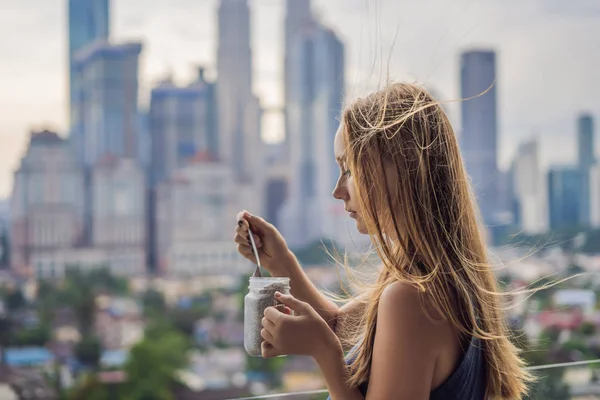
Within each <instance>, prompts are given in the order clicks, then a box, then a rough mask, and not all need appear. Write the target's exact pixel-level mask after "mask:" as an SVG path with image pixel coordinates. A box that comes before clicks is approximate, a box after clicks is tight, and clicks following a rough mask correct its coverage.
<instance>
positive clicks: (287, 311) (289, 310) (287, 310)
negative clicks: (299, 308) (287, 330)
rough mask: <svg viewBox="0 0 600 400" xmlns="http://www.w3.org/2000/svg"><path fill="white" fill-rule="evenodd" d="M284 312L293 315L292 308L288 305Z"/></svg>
mask: <svg viewBox="0 0 600 400" xmlns="http://www.w3.org/2000/svg"><path fill="white" fill-rule="evenodd" d="M283 313H284V314H286V315H292V310H291V309H290V308H289V307H288V306H286V307H285V308H284V309H283Z"/></svg>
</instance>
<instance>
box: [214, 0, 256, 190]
mask: <svg viewBox="0 0 600 400" xmlns="http://www.w3.org/2000/svg"><path fill="white" fill-rule="evenodd" d="M218 20H219V30H218V39H219V46H218V50H217V72H218V80H217V90H216V95H217V109H218V111H217V112H218V116H219V119H218V124H219V158H220V159H221V160H222V161H223V162H226V163H229V164H231V165H232V166H233V170H234V173H235V176H236V179H237V180H238V181H244V182H249V181H254V180H256V179H257V178H258V177H259V174H260V173H261V171H262V168H261V165H262V155H261V150H262V140H261V129H260V119H261V109H260V104H259V102H258V99H257V98H256V97H255V96H254V94H253V93H252V51H251V49H250V9H249V7H248V1H247V0H221V3H220V6H219V15H218ZM257 185H259V184H258V183H257ZM261 190H262V189H261Z"/></svg>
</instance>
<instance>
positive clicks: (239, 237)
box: [233, 227, 262, 248]
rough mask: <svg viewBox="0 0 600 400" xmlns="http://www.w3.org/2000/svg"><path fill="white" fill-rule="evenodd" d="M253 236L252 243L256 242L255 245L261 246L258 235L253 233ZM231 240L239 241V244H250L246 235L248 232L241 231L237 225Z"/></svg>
mask: <svg viewBox="0 0 600 400" xmlns="http://www.w3.org/2000/svg"><path fill="white" fill-rule="evenodd" d="M252 236H253V237H254V243H255V244H256V247H258V248H260V247H262V240H261V239H260V236H258V235H256V234H254V235H252ZM233 240H234V241H235V242H236V243H239V244H241V245H244V246H246V245H247V246H252V243H251V242H250V237H249V235H248V232H243V231H240V228H239V227H238V229H237V230H236V233H235V236H234V237H233Z"/></svg>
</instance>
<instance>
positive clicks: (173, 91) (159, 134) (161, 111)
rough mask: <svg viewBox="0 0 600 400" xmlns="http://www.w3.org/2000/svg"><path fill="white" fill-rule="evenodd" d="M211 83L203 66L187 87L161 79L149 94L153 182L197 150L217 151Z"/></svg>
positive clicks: (182, 163) (164, 175)
mask: <svg viewBox="0 0 600 400" xmlns="http://www.w3.org/2000/svg"><path fill="white" fill-rule="evenodd" d="M214 97H215V96H214V84H212V83H209V82H207V81H206V80H205V79H204V69H202V68H201V69H200V70H199V71H198V77H197V79H196V81H195V82H192V83H191V84H190V85H188V86H186V87H178V86H175V85H174V84H173V83H172V82H171V81H170V80H166V81H163V82H162V83H161V84H160V85H158V86H157V87H156V88H154V89H153V90H152V93H151V96H150V114H149V119H150V120H149V129H150V135H151V138H152V145H151V147H152V151H151V153H152V156H151V159H152V162H151V180H152V184H156V183H158V182H159V181H160V180H162V179H165V178H167V177H169V175H171V173H172V172H173V171H174V170H175V169H176V168H180V167H182V166H184V165H186V164H187V161H188V160H189V159H190V158H191V157H193V156H194V155H196V153H198V152H208V153H210V154H212V155H217V154H218V136H217V133H218V132H217V125H216V115H215V98H214Z"/></svg>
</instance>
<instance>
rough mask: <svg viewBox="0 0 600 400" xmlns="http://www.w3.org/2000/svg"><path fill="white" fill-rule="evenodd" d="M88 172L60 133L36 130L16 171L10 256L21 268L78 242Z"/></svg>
mask: <svg viewBox="0 0 600 400" xmlns="http://www.w3.org/2000/svg"><path fill="white" fill-rule="evenodd" d="M84 201H85V200H84V173H83V170H82V169H81V168H80V167H79V166H78V164H77V161H76V159H75V157H74V155H73V154H72V153H71V151H70V148H69V145H68V142H67V141H66V140H64V139H62V138H61V137H60V136H58V134H57V133H55V132H50V131H42V132H33V133H32V134H31V136H30V139H29V145H28V148H27V150H26V153H25V155H24V157H23V158H22V160H21V164H20V166H19V168H18V170H17V171H16V172H15V176H14V186H13V191H12V197H11V212H12V221H11V238H12V240H11V255H12V260H11V264H12V267H13V268H15V269H17V270H22V269H24V268H25V269H26V268H27V267H30V266H31V257H32V255H34V254H36V253H39V252H45V251H52V250H56V249H64V248H69V247H72V246H75V245H77V244H78V243H79V242H80V241H81V240H82V237H83V232H84V213H85V204H84Z"/></svg>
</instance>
